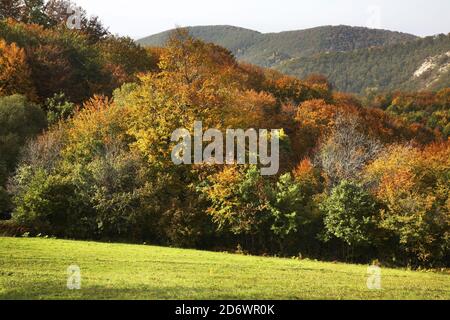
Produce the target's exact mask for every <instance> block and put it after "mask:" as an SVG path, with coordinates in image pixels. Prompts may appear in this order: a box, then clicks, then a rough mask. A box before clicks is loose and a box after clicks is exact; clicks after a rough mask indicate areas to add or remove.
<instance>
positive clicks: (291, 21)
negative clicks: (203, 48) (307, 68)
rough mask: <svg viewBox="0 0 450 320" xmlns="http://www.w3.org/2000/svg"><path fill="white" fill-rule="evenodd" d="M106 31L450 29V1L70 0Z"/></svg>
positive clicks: (134, 33) (137, 35)
mask: <svg viewBox="0 0 450 320" xmlns="http://www.w3.org/2000/svg"><path fill="white" fill-rule="evenodd" d="M74 1H75V2H76V3H77V4H79V5H81V6H82V7H83V8H85V9H86V10H87V11H88V13H89V14H90V15H91V14H93V15H98V16H99V17H100V18H101V20H102V21H103V22H104V24H105V25H106V26H109V28H110V31H111V32H112V33H114V34H119V35H122V36H125V35H126V36H130V37H132V38H135V39H138V38H141V37H145V36H148V35H151V34H155V33H158V32H161V31H165V30H168V29H172V28H174V27H176V26H197V25H224V24H226V25H234V26H239V27H244V28H249V29H253V30H257V31H261V32H280V31H287V30H299V29H306V28H311V27H317V26H322V25H339V24H345V25H351V26H367V27H376V28H381V29H389V30H393V31H402V32H407V33H412V34H415V35H419V36H426V35H434V34H438V33H445V34H447V33H449V32H450V0H220V1H216V0H158V1H151V0H121V1H119V0H74Z"/></svg>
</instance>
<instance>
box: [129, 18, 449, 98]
mask: <svg viewBox="0 0 450 320" xmlns="http://www.w3.org/2000/svg"><path fill="white" fill-rule="evenodd" d="M188 29H189V31H190V33H191V34H192V35H193V36H194V37H196V38H199V39H202V40H204V41H207V42H213V43H216V44H218V45H221V46H223V47H225V48H227V49H229V50H230V51H232V52H233V53H234V55H235V56H236V57H237V58H238V59H239V60H241V61H247V62H250V63H253V64H256V65H260V66H263V67H271V68H275V69H278V70H280V71H282V72H284V73H287V74H292V75H295V76H298V77H306V76H307V75H308V74H311V73H320V74H323V75H325V76H327V77H328V78H329V79H330V80H331V82H332V83H333V84H334V85H335V87H336V88H337V89H338V90H341V91H348V92H355V93H363V92H365V91H366V90H367V89H372V88H377V89H380V90H395V89H404V90H409V89H411V90H420V89H440V88H442V87H448V86H450V70H449V69H450V35H447V36H445V35H440V36H434V37H427V38H419V37H416V36H414V35H410V34H405V33H400V32H393V31H386V30H375V29H368V28H361V27H349V26H324V27H317V28H312V29H306V30H298V31H287V32H280V33H266V34H264V33H260V32H257V31H253V30H248V29H244V28H238V27H233V26H200V27H189V28H188ZM169 34H170V31H166V32H163V33H160V34H157V35H153V36H150V37H147V38H144V39H141V40H138V42H139V43H141V44H143V45H152V46H162V45H164V43H165V41H166V40H167V38H168V35H169Z"/></svg>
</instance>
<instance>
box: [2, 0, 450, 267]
mask: <svg viewBox="0 0 450 320" xmlns="http://www.w3.org/2000/svg"><path fill="white" fill-rule="evenodd" d="M5 3H8V4H9V5H8V6H6V7H5V6H3V5H4V4H5ZM1 4H2V6H0V17H1V18H2V20H1V21H0V186H1V187H0V213H1V216H2V218H3V219H4V220H5V221H1V222H0V234H4V235H13V236H22V235H27V236H28V235H31V236H38V235H39V236H43V235H44V236H56V237H61V238H71V239H91V240H105V241H126V242H135V243H143V242H145V243H151V244H157V245H166V246H177V247H189V248H199V249H209V250H224V249H225V250H236V251H238V252H248V253H252V254H261V255H280V256H298V257H300V258H301V257H310V258H316V259H323V260H342V261H355V262H370V261H372V260H375V259H378V260H379V261H382V262H383V263H385V264H388V265H409V266H412V267H419V266H426V267H438V266H448V262H449V261H450V240H449V239H450V141H449V139H448V137H449V122H448V121H449V112H450V88H448V87H447V88H442V89H439V90H430V91H421V92H414V91H410V92H409V91H408V92H404V91H401V90H398V91H395V92H379V91H376V90H373V91H371V92H369V93H368V94H367V95H366V96H365V97H364V98H358V97H357V96H354V95H351V94H348V93H342V92H339V91H338V90H336V88H335V87H334V86H333V85H332V83H331V82H330V81H329V79H327V78H326V77H324V76H322V75H317V74H309V75H307V76H306V75H305V77H303V78H297V77H294V76H290V75H286V74H283V73H281V72H279V71H276V70H273V69H267V68H263V67H259V66H255V65H252V64H249V63H244V62H240V61H239V60H237V59H236V57H235V56H234V55H233V54H232V52H230V51H229V50H228V49H226V48H223V47H221V46H219V45H216V44H213V43H208V42H204V41H202V40H199V39H197V38H195V37H193V36H192V35H191V34H190V33H189V30H187V29H182V28H181V29H177V30H175V31H173V32H172V33H171V34H170V36H169V37H168V39H167V42H166V43H165V45H164V46H163V47H147V48H146V47H142V46H141V45H139V44H136V43H135V42H134V41H132V40H131V39H129V38H125V37H118V36H113V35H111V34H110V33H109V32H108V30H107V28H105V27H104V26H103V25H102V24H101V22H100V20H99V19H98V18H95V17H94V18H92V17H88V16H87V15H86V14H85V13H83V19H82V21H83V23H82V24H81V26H80V29H70V28H68V27H67V25H66V19H67V11H68V10H67V9H68V8H67V6H70V5H73V4H71V3H70V2H68V1H64V0H51V1H49V2H46V3H44V2H43V1H39V0H36V1H31V2H28V1H19V0H17V1H15V0H7V1H5V0H2V1H1ZM12 4H14V5H15V6H16V7H17V10H9V9H10V8H13V7H12ZM5 8H7V9H8V10H6V9H5ZM32 8H34V9H33V10H31V9H32ZM49 8H50V9H49ZM55 8H59V9H58V10H56V9H55ZM31 11H32V12H34V14H33V15H31V16H30V15H29V14H26V12H31ZM30 17H32V18H30ZM35 17H38V18H35ZM446 39H447V38H446V36H442V37H438V38H436V39H424V40H414V41H417V42H416V43H422V42H421V41H423V46H424V47H428V44H427V43H428V42H432V43H435V42H436V41H437V43H440V42H439V41H441V42H442V45H441V46H442V47H445V43H446V41H447V40H446ZM405 45H406V44H405ZM406 46H407V45H406ZM371 50H374V51H377V50H379V49H371ZM425 50H428V49H425ZM338 55H339V54H338ZM405 59H406V58H405ZM399 61H400V60H399ZM407 62H408V60H405V63H406V64H407ZM399 89H401V88H399ZM198 120H201V121H203V126H204V128H205V129H206V128H217V129H219V130H221V131H224V130H226V129H227V128H242V129H249V128H256V129H280V132H281V133H280V139H281V142H280V143H281V145H280V159H281V160H280V171H279V173H278V175H275V176H262V175H261V172H260V171H261V167H260V166H258V165H237V164H234V165H208V164H202V165H199V164H197V165H176V164H174V163H173V161H172V159H171V151H172V149H173V147H174V145H175V143H174V142H172V141H171V135H172V133H173V132H174V131H175V130H176V129H179V128H187V129H190V130H191V131H192V129H193V126H194V123H195V122H196V121H198Z"/></svg>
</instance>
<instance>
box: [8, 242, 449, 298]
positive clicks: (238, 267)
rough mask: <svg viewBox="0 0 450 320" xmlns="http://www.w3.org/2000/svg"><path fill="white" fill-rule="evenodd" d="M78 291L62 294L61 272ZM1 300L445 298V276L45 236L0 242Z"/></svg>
mask: <svg viewBox="0 0 450 320" xmlns="http://www.w3.org/2000/svg"><path fill="white" fill-rule="evenodd" d="M70 265H77V266H79V267H80V269H81V289H80V290H69V289H67V268H68V267H69V266H70ZM1 299H446V300H447V299H450V275H449V274H445V273H435V272H413V271H407V270H394V269H382V290H369V289H368V288H367V266H363V265H347V264H334V263H323V262H316V261H309V260H295V259H278V258H263V257H252V256H243V255H234V254H227V253H212V252H203V251H195V250H181V249H172V248H161V247H152V246H145V245H125V244H106V243H94V242H77V241H65V240H53V239H29V238H20V239H19V238H0V300H1Z"/></svg>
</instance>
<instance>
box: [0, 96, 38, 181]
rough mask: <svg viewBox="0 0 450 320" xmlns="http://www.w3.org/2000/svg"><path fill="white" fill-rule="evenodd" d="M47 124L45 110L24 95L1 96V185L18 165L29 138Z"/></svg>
mask: <svg viewBox="0 0 450 320" xmlns="http://www.w3.org/2000/svg"><path fill="white" fill-rule="evenodd" d="M45 126H46V120H45V114H44V112H43V111H42V110H41V109H40V108H39V107H38V106H37V105H35V104H33V103H30V102H29V101H27V99H26V98H25V97H24V96H20V95H13V96H8V97H0V185H3V184H4V183H5V181H6V179H7V177H8V175H9V174H10V173H11V172H12V171H13V170H14V168H15V167H16V165H17V161H18V158H19V154H20V150H21V148H22V147H23V146H24V145H25V142H26V141H27V139H30V138H33V137H34V136H36V135H37V134H38V133H40V132H41V131H42V130H43V129H44V128H45Z"/></svg>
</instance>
